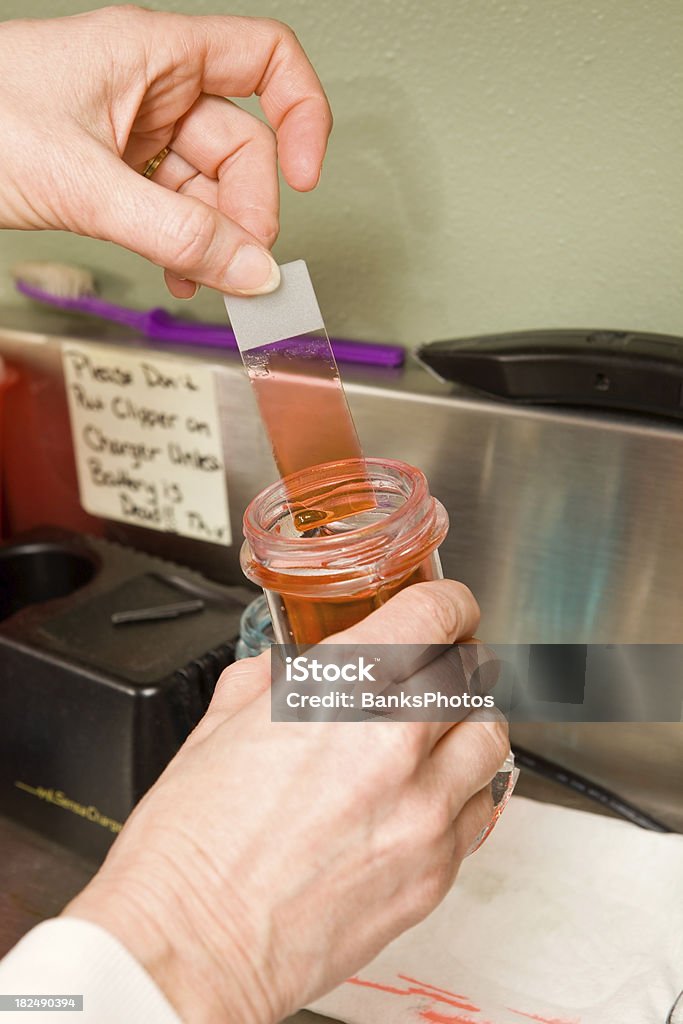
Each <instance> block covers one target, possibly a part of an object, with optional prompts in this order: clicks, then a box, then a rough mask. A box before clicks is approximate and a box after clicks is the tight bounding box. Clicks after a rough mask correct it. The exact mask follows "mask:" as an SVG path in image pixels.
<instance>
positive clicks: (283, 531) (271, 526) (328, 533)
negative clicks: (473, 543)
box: [241, 459, 448, 644]
mask: <svg viewBox="0 0 683 1024" xmlns="http://www.w3.org/2000/svg"><path fill="white" fill-rule="evenodd" d="M342 507H348V508H353V507H355V508H359V507H361V508H362V507H364V508H365V511H357V512H354V513H353V514H352V515H347V516H345V517H344V518H343V519H338V520H336V521H333V522H328V521H327V520H328V517H327V515H326V514H325V512H324V510H325V509H326V508H328V509H329V508H342ZM322 521H324V522H325V525H324V526H317V527H316V526H315V525H314V524H315V523H316V522H322ZM304 523H309V524H311V527H312V528H309V529H307V530H305V532H302V524H304ZM447 530H448V516H447V514H446V510H445V509H444V507H443V505H441V503H440V502H439V501H437V500H436V498H433V497H432V496H431V494H430V493H429V487H428V484H427V480H426V477H425V475H424V473H422V472H421V471H420V470H419V469H416V468H415V467H414V466H409V465H407V464H406V463H404V462H394V461H391V460H388V459H346V460H343V461H340V462H328V463H325V464H323V465H320V466H312V467H310V468H309V469H304V470H301V471H300V472H298V473H294V474H292V475H291V476H288V477H285V478H284V479H283V480H279V481H278V482H277V483H275V484H273V485H272V486H270V487H268V488H266V490H264V491H262V492H261V493H260V494H259V495H257V497H256V498H254V500H253V501H252V502H251V504H250V505H249V507H248V508H247V510H246V512H245V514H244V536H245V542H244V545H243V547H242V554H241V562H242V569H243V570H244V573H245V575H246V576H247V577H248V578H249V579H250V580H252V581H253V582H254V583H257V584H259V585H260V586H261V587H262V588H263V591H264V593H265V595H266V599H267V601H268V607H269V609H270V613H271V616H272V620H273V629H274V634H275V639H276V641H277V642H278V643H292V642H293V643H302V644H314V643H317V642H318V641H319V640H322V639H323V638H324V637H326V636H330V635H331V634H332V633H337V632H339V631H340V630H342V629H346V628H347V627H349V626H352V625H353V624H354V623H356V622H359V621H360V620H361V619H364V618H365V616H366V615H369V613H370V612H371V611H373V609H375V608H378V607H379V606H380V605H382V604H384V603H385V602H386V601H388V600H389V598H390V597H392V595H393V594H395V593H397V592H398V591H399V590H402V589H403V588H404V587H407V586H410V585H411V584H412V583H419V582H421V581H424V580H434V579H440V578H441V576H442V572H441V563H440V561H439V555H438V551H437V548H438V546H439V544H440V543H441V542H442V540H443V539H444V537H445V536H446V532H447Z"/></svg>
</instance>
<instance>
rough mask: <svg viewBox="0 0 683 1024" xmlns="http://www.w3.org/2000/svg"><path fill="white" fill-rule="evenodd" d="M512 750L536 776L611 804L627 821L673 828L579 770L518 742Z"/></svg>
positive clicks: (653, 829) (655, 828) (658, 829)
mask: <svg viewBox="0 0 683 1024" xmlns="http://www.w3.org/2000/svg"><path fill="white" fill-rule="evenodd" d="M512 752H513V754H514V755H515V762H516V763H517V765H519V766H521V767H524V768H529V769H530V770H531V771H532V772H535V773H536V774H537V775H542V776H543V778H545V779H552V781H553V782H557V783H559V784H560V785H561V786H568V787H569V789H573V790H575V791H576V792H577V793H581V794H583V796H586V797H588V799H589V800H595V802H596V803H599V804H602V805H603V807H609V809H610V810H611V811H614V813H615V814H618V815H619V817H620V818H625V819H626V820H627V821H631V822H633V824H634V825H639V826H640V828H646V829H649V830H650V831H651V832H673V831H674V829H671V828H669V827H668V825H664V824H663V823H662V822H661V821H658V820H657V819H656V818H653V817H651V816H650V815H649V814H646V813H645V812H644V811H640V810H639V809H638V808H637V807H634V806H633V804H630V803H629V802H628V801H627V800H622V798H621V797H620V796H617V794H616V793H612V792H611V790H609V789H605V787H604V786H600V785H598V783H596V782H591V780H590V779H587V778H586V777H585V776H584V775H578V774H577V773H576V772H573V771H570V769H568V768H564V767H563V766H562V765H561V764H557V762H556V761H549V760H548V759H547V758H545V757H541V756H540V755H539V754H534V753H533V752H532V751H531V750H527V749H526V748H525V747H518V746H517V745H516V744H515V745H514V746H513V748H512Z"/></svg>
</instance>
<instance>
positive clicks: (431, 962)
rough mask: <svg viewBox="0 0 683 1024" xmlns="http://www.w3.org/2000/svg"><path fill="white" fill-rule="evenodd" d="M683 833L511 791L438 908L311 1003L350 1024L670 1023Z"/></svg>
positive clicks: (680, 972) (679, 949) (678, 950)
mask: <svg viewBox="0 0 683 1024" xmlns="http://www.w3.org/2000/svg"><path fill="white" fill-rule="evenodd" d="M682 988H683V836H674V835H662V834H658V833H654V832H645V831H643V830H642V829H639V828H637V827H635V826H634V825H630V824H628V823H626V822H621V821H615V820H612V819H609V818H605V817H601V816H598V815H594V814H587V813H584V812H582V811H573V810H567V809H565V808H562V807H555V806H553V805H550V804H541V803H536V802H535V801H533V800H525V799H524V798H522V797H513V798H512V800H511V801H510V804H509V805H508V807H507V809H506V811H505V813H504V814H503V816H502V817H501V819H500V822H499V823H498V825H497V827H496V829H495V831H494V832H493V833H492V835H491V836H490V838H489V839H488V840H487V842H486V843H485V844H484V846H483V847H482V848H481V850H479V851H478V853H476V854H475V855H474V856H473V857H471V858H470V859H469V860H467V861H465V863H464V864H463V866H462V868H461V870H460V874H459V875H458V880H457V882H456V884H455V887H454V889H453V890H452V891H451V893H450V894H449V896H448V897H447V898H446V900H445V901H444V902H443V903H442V904H441V906H440V907H439V908H437V910H436V911H435V912H434V913H433V914H431V915H430V917H429V918H427V920H426V921H423V922H422V924H420V925H418V926H417V927H416V928H413V929H411V930H410V931H409V932H406V933H405V934H404V935H402V936H401V937H400V938H398V939H397V940H396V941H395V942H393V943H392V944H391V945H390V946H388V947H387V949H385V950H384V951H383V952H382V953H381V954H380V955H379V956H378V957H377V959H376V960H375V961H373V963H371V964H370V965H369V966H368V967H366V968H365V969H364V970H362V971H360V972H359V973H358V976H357V977H356V978H355V979H350V980H349V981H348V982H346V983H345V984H343V985H341V986H340V987H339V988H337V989H335V990H334V991H333V992H331V993H330V994H329V995H327V996H325V997H324V998H323V999H321V1000H319V1001H318V1002H317V1003H316V1004H315V1005H314V1006H312V1007H311V1009H314V1010H315V1011H316V1012H318V1013H323V1014H326V1015H328V1016H330V1017H333V1018H337V1019H340V1020H342V1021H347V1022H349V1024H385V1022H387V1024H389V1022H391V1024H394V1022H395V1024H403V1022H405V1024H408V1022H410V1024H529V1022H530V1021H531V1022H535V1024H665V1022H666V1021H667V1019H668V1018H669V1015H670V1013H671V1010H672V1007H673V1004H674V1003H675V1002H676V998H677V996H678V995H679V993H680V992H681V989H682Z"/></svg>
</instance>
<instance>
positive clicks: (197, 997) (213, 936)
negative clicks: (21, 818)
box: [62, 868, 280, 1024]
mask: <svg viewBox="0 0 683 1024" xmlns="http://www.w3.org/2000/svg"><path fill="white" fill-rule="evenodd" d="M138 879H139V873H138V872H133V873H131V875H130V876H129V877H121V878H113V877H110V876H109V873H108V872H107V871H106V868H105V869H103V870H102V872H100V874H99V875H98V876H96V878H95V879H93V881H92V882H91V883H90V884H89V885H88V886H86V888H85V889H84V890H83V891H82V892H81V893H79V895H78V896H76V897H75V899H74V900H72V901H71V903H69V904H68V906H67V907H66V908H65V909H64V910H63V912H62V914H63V915H64V916H67V917H77V918H81V919H83V920H87V921H91V922H92V923H93V924H97V925H99V926H100V927H102V928H104V929H105V930H106V931H108V932H109V934H110V935H113V936H114V938H116V939H118V941H119V942H121V944H122V945H123V946H125V948H126V949H127V950H128V951H129V952H130V953H131V954H132V956H134V957H135V959H136V960H137V961H138V963H139V964H140V965H141V966H142V967H143V968H144V969H145V970H146V971H147V973H148V974H149V975H150V976H151V978H152V979H153V980H154V982H155V983H156V984H157V985H158V987H159V988H160V990H161V991H162V992H163V993H164V995H165V996H166V998H167V999H168V1001H169V1002H170V1003H171V1005H172V1006H173V1007H174V1009H175V1010H176V1012H177V1013H178V1015H179V1017H180V1018H181V1020H183V1021H191V1022H192V1024H215V1021H217V1020H222V1021H226V1022H235V1024H236V1022H239V1024H275V1022H276V1021H277V1020H279V1019H280V1015H278V1014H277V1013H274V1012H273V1008H272V1007H271V1005H270V999H269V997H268V995H269V994H268V992H267V990H266V988H265V986H264V985H263V983H262V979H261V978H259V977H256V976H255V971H254V968H253V966H252V965H251V963H250V962H249V958H248V957H247V956H246V955H245V953H244V950H243V948H241V944H240V943H239V942H235V941H233V938H232V936H230V935H229V934H228V929H227V928H226V922H225V921H218V920H211V919H210V916H209V918H208V919H207V915H206V914H205V913H204V912H203V910H204V908H201V907H200V906H198V904H197V900H196V894H194V893H192V892H187V893H186V894H181V893H179V892H178V891H177V890H176V889H173V890H172V891H170V890H169V891H164V887H163V885H159V884H154V885H149V884H146V883H145V882H142V881H139V880H138ZM237 934H239V932H238V933H237Z"/></svg>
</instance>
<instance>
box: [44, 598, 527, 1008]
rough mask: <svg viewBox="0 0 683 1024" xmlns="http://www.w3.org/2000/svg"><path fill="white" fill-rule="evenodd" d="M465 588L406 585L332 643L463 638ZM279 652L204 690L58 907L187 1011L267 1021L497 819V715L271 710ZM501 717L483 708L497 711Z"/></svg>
mask: <svg viewBox="0 0 683 1024" xmlns="http://www.w3.org/2000/svg"><path fill="white" fill-rule="evenodd" d="M478 614H479V613H478V608H477V605H476V603H475V601H474V599H473V597H472V595H471V594H470V592H469V591H468V590H467V589H466V588H465V587H463V586H462V585H461V584H458V583H454V582H451V581H448V580H442V581H439V582H434V583H421V584H416V585H415V586H412V587H409V588H407V589H406V590H404V591H402V592H400V593H399V594H397V595H396V596H395V597H394V598H392V600H391V601H389V602H388V603H387V604H386V605H385V606H383V607H382V608H380V609H379V610H377V611H376V612H374V613H373V614H372V615H370V616H369V617H368V618H367V619H365V620H364V621H363V622H361V623H359V624H358V625H356V626H354V627H353V628H352V629H349V630H347V631H345V632H344V633H340V634H337V636H336V637H334V638H330V639H331V642H334V643H349V644H351V643H353V644H365V643H369V644H372V643H399V642H400V643H436V644H446V643H451V642H453V641H455V640H458V639H463V638H467V637H470V636H471V634H472V632H473V631H474V629H475V627H476V625H477V621H478ZM269 683H270V667H269V655H268V654H266V655H261V656H260V657H259V658H254V659H250V660H246V661H242V662H237V663H236V664H235V665H233V666H231V667H230V668H229V669H228V670H227V671H226V672H225V673H224V674H223V676H222V677H221V679H220V681H219V684H218V687H217V689H216V693H215V696H214V699H213V701H212V703H211V706H210V708H209V710H208V712H207V714H206V716H205V717H204V719H203V720H202V721H201V723H200V724H199V725H198V727H197V728H196V730H195V731H194V732H193V734H192V735H191V736H190V738H189V740H188V741H187V742H186V743H185V745H184V747H183V748H182V749H181V750H180V751H179V753H178V754H177V756H176V757H175V759H174V760H173V761H172V762H171V764H170V766H169V767H168V768H167V769H166V771H165V772H164V773H163V775H162V776H161V777H160V778H159V780H158V782H157V783H156V784H155V786H154V787H153V788H152V789H151V790H150V792H149V793H148V794H147V796H146V797H145V798H144V799H143V800H142V801H141V803H140V804H139V805H138V807H137V808H136V809H135V811H134V812H133V814H132V815H131V817H130V818H129V820H128V822H127V823H126V825H125V827H124V829H123V831H122V832H121V834H120V836H119V837H118V838H117V840H116V842H115V843H114V846H113V847H112V849H111V851H110V854H109V856H108V857H107V859H106V861H105V863H104V865H103V867H102V868H101V869H100V871H99V873H98V874H97V875H96V876H95V878H94V879H93V881H92V882H91V883H90V884H89V885H88V886H87V887H86V888H85V889H84V890H83V892H82V893H81V894H80V895H79V896H77V897H76V899H75V900H74V901H73V902H72V903H71V904H70V905H69V906H68V907H67V908H66V910H65V911H64V913H65V914H67V915H73V916H75V917H79V918H85V919H87V920H90V921H94V922H95V923H96V924H99V925H101V926H103V927H104V928H106V929H107V930H108V931H109V932H110V933H111V934H113V935H115V936H116V937H117V938H119V939H120V941H121V942H123V944H124V945H125V946H126V947H127V948H128V949H129V950H130V951H131V952H132V953H133V954H134V955H135V956H136V957H137V959H138V960H139V961H140V963H142V964H143V965H144V966H145V967H146V969H147V970H148V971H149V973H150V974H151V975H152V976H153V977H154V978H155V980H156V981H157V983H158V984H159V985H160V987H161V988H162V989H163V990H164V992H165V993H166V995H167V997H168V998H169V1000H170V1001H171V1002H172V1003H173V1004H174V1006H175V1007H176V1009H177V1010H178V1012H179V1014H180V1015H181V1017H182V1018H183V1019H184V1020H188V1021H192V1022H193V1024H195V1022H197V1024H200V1022H202V1024H203V1022H209V1021H210V1022H211V1024H216V1022H217V1021H222V1020H225V1021H240V1024H274V1022H276V1021H279V1020H281V1019H282V1017H284V1016H286V1015H287V1014H288V1013H291V1012H293V1011H294V1010H295V1009H296V1008H297V1007H299V1006H301V1005H304V1004H305V1003H307V1002H308V1001H310V1000H312V999H314V998H316V997H318V996H320V995H322V994H323V993H324V992H326V991H328V990H329V989H330V988H332V987H333V986H334V985H336V984H338V983H339V982H341V981H343V980H344V979H345V978H347V977H348V976H350V975H351V974H352V973H353V972H355V971H356V970H358V969H359V968H360V967H362V966H363V965H364V964H365V963H367V962H368V961H369V960H370V959H371V958H372V957H373V956H375V955H376V954H377V953H378V952H379V951H380V949H382V947H383V946H385V945H386V944H387V943H388V942H389V941H390V940H391V939H393V938H394V937H395V936H396V935H398V934H399V933H400V932H401V931H403V930H404V929H406V928H408V927H411V926H412V925H414V924H416V923H417V922H418V921H419V920H421V919H422V918H423V917H425V916H426V915H427V914H428V913H429V912H430V911H431V910H432V909H433V908H434V907H435V906H436V905H437V904H438V903H439V902H440V900H441V899H442V898H443V896H445V894H446V892H447V891H448V889H449V888H450V886H451V884H452V883H453V880H454V879H455V875H456V873H457V870H458V867H459V865H460V862H461V861H462V859H463V857H464V856H465V854H466V852H467V851H468V849H469V847H470V845H471V844H472V842H473V840H474V839H475V837H476V836H477V835H478V834H479V833H480V831H481V830H482V828H483V827H484V826H485V825H486V823H487V822H488V821H489V819H490V817H491V813H492V806H493V805H492V798H491V795H490V788H489V789H487V788H485V787H487V785H488V783H490V781H491V779H492V778H493V776H494V775H495V773H496V771H497V770H498V769H499V768H500V766H501V764H502V762H503V760H504V758H505V756H506V754H507V753H508V751H509V742H508V736H507V728H506V726H505V724H504V723H502V722H501V721H500V720H495V721H490V720H489V721H482V720H479V721H477V720H476V716H475V715H472V716H470V717H469V718H467V719H465V720H464V721H462V722H460V723H458V724H457V725H455V726H453V725H451V724H449V723H443V722H442V723H426V722H397V721H394V722H381V721H379V722H373V723H372V724H370V723H351V722H287V723H273V722H271V720H270V697H269V693H268V692H267V691H268V688H269ZM487 714H488V715H489V716H490V713H487Z"/></svg>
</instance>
